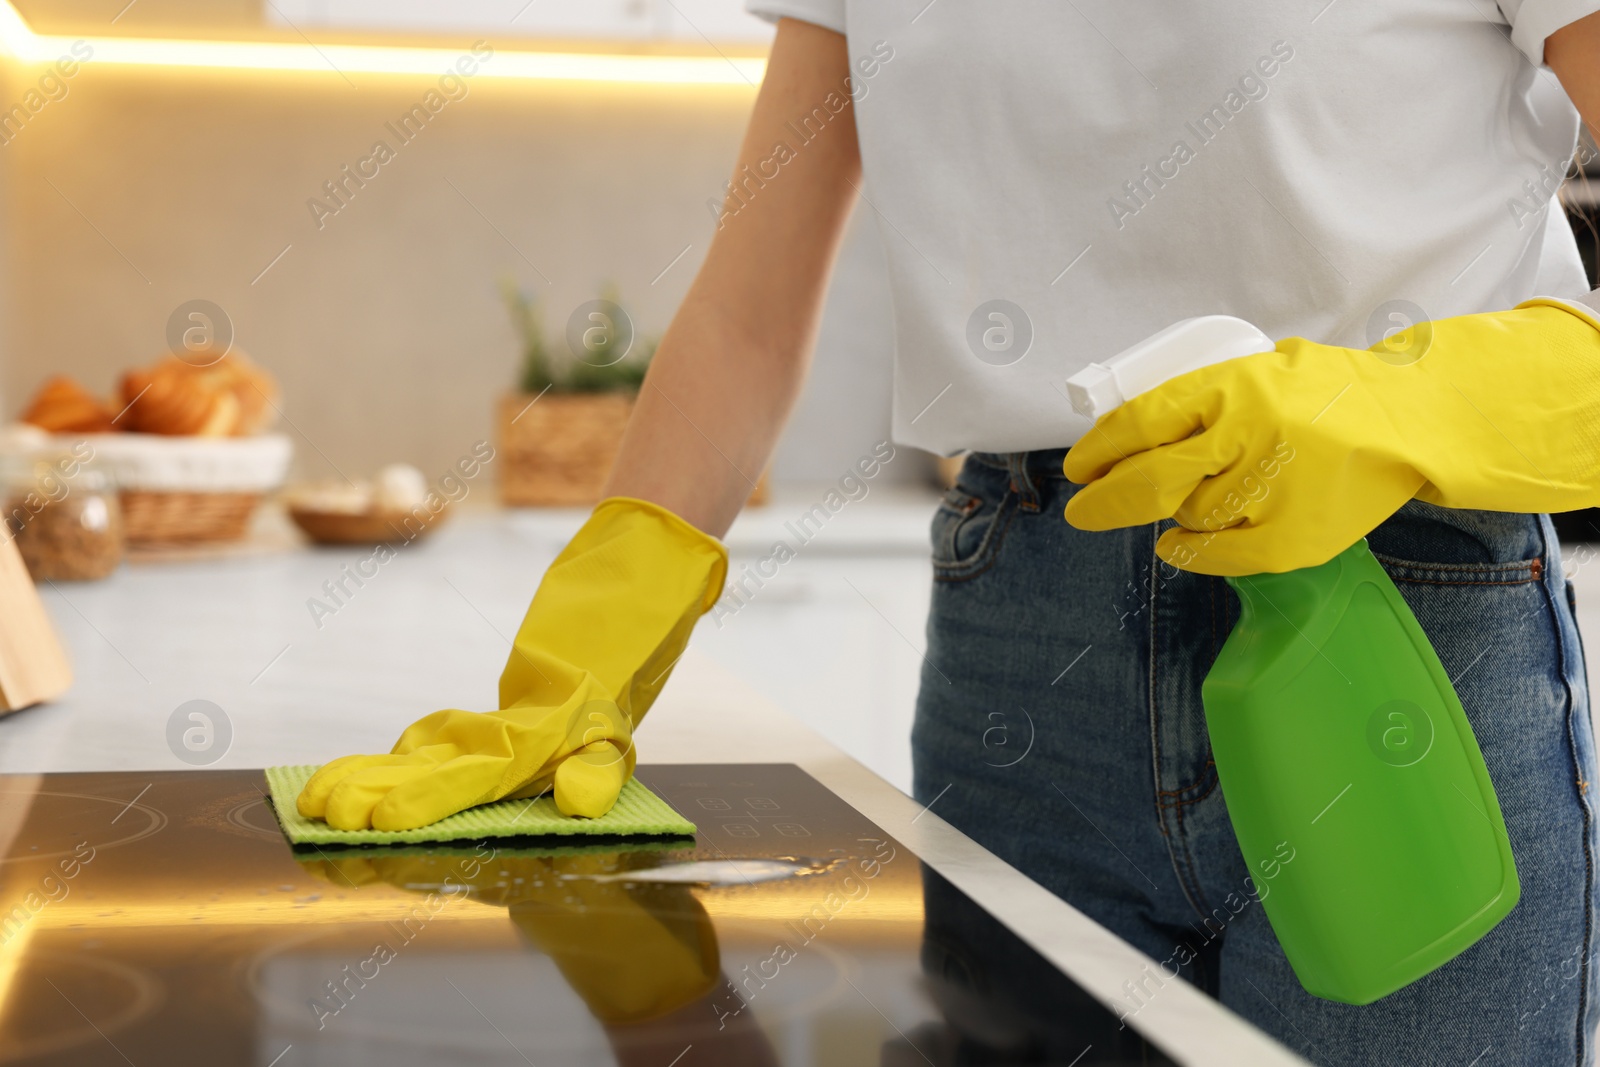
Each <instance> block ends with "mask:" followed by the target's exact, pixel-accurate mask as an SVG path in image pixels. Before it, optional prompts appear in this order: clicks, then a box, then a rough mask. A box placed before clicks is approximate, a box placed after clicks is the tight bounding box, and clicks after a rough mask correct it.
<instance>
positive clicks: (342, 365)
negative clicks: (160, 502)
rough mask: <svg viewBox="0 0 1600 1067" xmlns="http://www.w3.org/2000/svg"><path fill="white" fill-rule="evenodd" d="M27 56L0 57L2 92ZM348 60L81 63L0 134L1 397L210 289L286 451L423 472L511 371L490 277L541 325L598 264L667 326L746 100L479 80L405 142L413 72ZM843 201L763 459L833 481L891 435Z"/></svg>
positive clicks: (114, 371) (12, 94)
mask: <svg viewBox="0 0 1600 1067" xmlns="http://www.w3.org/2000/svg"><path fill="white" fill-rule="evenodd" d="M491 62H492V60H491ZM36 78H37V74H36V73H31V74H30V73H28V72H23V71H18V70H11V71H9V72H7V76H6V79H5V93H6V96H5V100H6V101H7V102H9V101H10V100H15V99H18V98H20V96H21V93H22V92H23V91H24V89H25V88H26V87H27V86H28V85H29V84H31V83H32V82H33V81H34V80H35V79H36ZM350 80H351V81H352V82H354V86H352V85H351V84H348V83H347V82H346V81H345V80H344V79H343V78H341V77H340V76H339V75H337V74H332V73H330V74H328V75H320V74H311V75H303V74H302V75H282V74H255V73H242V72H217V71H211V72H183V71H164V72H156V71H141V70H135V69H129V68H112V67H96V66H95V65H94V62H93V61H92V60H91V61H90V62H88V63H86V64H85V65H84V66H83V69H82V70H81V72H80V73H79V74H78V75H77V76H76V77H75V78H73V79H72V80H71V81H70V82H69V83H68V84H69V88H70V91H69V93H68V95H67V96H66V98H65V99H62V100H59V101H56V102H53V103H51V104H49V105H48V106H47V107H45V108H44V109H43V110H42V111H40V112H39V114H38V115H36V116H35V117H34V118H33V119H32V120H31V121H30V122H29V123H28V124H27V125H26V126H25V127H24V128H23V129H22V131H21V132H20V134H18V135H17V136H16V137H15V138H14V139H13V140H12V141H11V142H10V143H9V144H8V145H6V146H4V147H0V181H3V185H4V194H5V196H6V202H7V205H8V206H7V211H6V218H5V221H6V249H7V253H8V255H7V257H6V263H5V270H6V272H7V274H8V280H9V285H7V286H6V287H5V290H6V294H5V295H6V301H5V306H4V309H3V315H4V322H5V328H4V333H3V342H4V354H5V360H4V371H3V376H0V412H3V414H4V415H6V416H11V415H14V414H15V413H16V412H17V411H18V409H19V408H20V407H21V405H22V404H23V403H24V402H25V401H26V399H27V397H28V395H29V394H30V393H31V392H32V390H33V389H34V388H35V387H36V385H37V384H38V382H39V381H40V380H41V379H42V378H43V377H44V376H45V375H46V374H47V373H51V372H57V371H59V372H65V373H70V374H73V375H75V376H77V377H78V378H80V379H81V380H82V381H84V382H85V383H86V384H88V385H89V386H91V387H92V388H94V389H97V390H105V391H109V390H110V389H111V388H112V385H113V383H114V381H115V379H116V376H117V375H118V374H119V373H120V371H121V370H122V369H123V368H125V367H127V366H129V365H130V364H134V363H140V362H145V361H149V360H151V359H153V358H155V357H156V356H158V355H159V354H161V352H162V351H163V348H164V344H165V341H164V338H165V330H166V323H167V319H168V317H169V315H170V314H171V313H172V311H173V309H174V308H176V307H177V306H178V305H179V304H181V303H183V302H184V301H187V300H190V299H194V298H204V299H208V300H211V301H214V302H215V303H217V304H219V305H220V306H222V307H223V308H224V309H225V310H226V311H227V312H228V314H229V315H230V316H231V318H232V320H233V323H234V326H235V330H236V336H237V344H238V345H239V346H240V347H242V348H243V349H244V350H245V351H247V352H249V353H250V354H251V355H252V356H254V357H255V358H256V359H257V360H259V361H260V362H261V363H263V364H265V365H266V366H268V367H269V368H270V369H271V370H272V371H273V372H274V373H275V374H276V375H277V376H278V378H279V380H280V382H281V384H282V386H283V390H284V395H285V399H284V410H285V412H286V414H287V416H288V419H289V420H290V421H291V422H292V424H293V428H294V429H295V430H298V431H299V432H298V434H297V435H296V436H297V449H298V457H297V468H298V471H299V473H300V474H301V475H303V476H312V477H316V476H327V475H331V474H332V469H331V467H330V464H332V465H336V466H337V467H338V468H340V469H342V470H343V471H345V472H347V473H349V474H350V475H352V476H358V475H360V474H362V473H366V472H369V471H371V470H372V469H373V468H375V467H376V466H378V465H380V464H382V463H384V462H388V461H390V460H394V459H404V460H408V461H410V462H413V463H416V464H418V465H420V466H422V467H423V468H424V470H426V471H428V472H430V473H435V472H437V471H440V470H442V469H444V468H445V467H446V466H447V465H448V464H450V463H452V462H453V461H454V460H455V458H456V457H457V456H458V455H460V454H461V453H462V452H464V451H465V450H466V449H467V448H468V447H469V446H470V445H471V444H472V442H473V441H475V440H477V439H479V438H483V437H487V436H489V434H490V411H491V404H492V399H493V397H494V396H495V395H496V394H497V393H498V392H499V391H501V390H502V389H504V388H506V387H507V386H508V385H509V384H510V383H511V382H512V381H513V380H514V376H515V368H516V364H517V343H516V340H515V338H514V335H513V333H512V330H511V327H510V324H509V321H508V318H507V315H506V312H505V310H504V307H503V305H502V303H501V301H500V298H499V295H498V292H497V280H498V279H499V278H500V277H501V276H502V275H504V274H507V273H510V274H512V275H514V276H515V278H516V279H517V280H518V281H519V282H520V283H521V284H523V285H525V286H527V287H529V288H530V289H533V290H534V291H536V292H537V293H539V294H540V296H541V297H542V298H543V300H544V304H545V314H546V320H547V321H546V326H547V329H548V330H549V332H550V333H551V334H552V339H553V340H554V339H555V338H556V337H558V336H559V332H558V331H559V330H560V329H561V327H562V325H563V324H564V322H565V321H566V318H567V315H568V313H569V312H570V311H571V309H572V308H574V307H575V306H576V305H578V304H579V303H580V302H582V301H584V300H586V299H589V298H590V297H592V296H593V295H595V293H596V292H597V290H598V287H599V286H600V284H601V283H602V282H604V281H606V280H608V279H611V280H615V281H616V282H617V284H618V285H619V286H620V288H621V292H622V295H623V298H624V302H625V303H626V304H627V305H628V306H629V308H630V310H632V311H633V313H634V315H635V318H636V320H637V321H638V323H639V326H640V329H641V332H644V333H647V334H654V333H659V332H660V331H661V330H662V329H663V328H664V327H665V326H666V324H667V322H668V320H669V318H670V316H671V313H672V310H673V308H674V307H675V306H676V304H677V302H678V300H679V299H681V297H682V295H683V293H684V291H685V289H686V288H687V286H688V284H689V282H690V280H691V279H692V277H693V274H694V271H695V270H696V269H697V267H698V265H699V263H700V261H701V258H702V257H703V255H704V253H705V250H706V245H707V241H708V239H709V236H710V234H711V232H712V226H713V222H712V219H711V216H710V213H709V212H708V210H707V207H706V200H707V199H708V198H710V197H713V196H716V195H718V193H719V190H720V188H721V184H722V182H723V180H724V179H725V177H726V172H727V170H728V168H729V165H730V161H731V160H732V158H733V153H734V152H735V150H736V148H737V145H738V140H739V137H740V134H741V130H742V126H743V122H744V119H745V117H746V115H747V114H748V110H749V108H750V106H751V104H752V103H753V100H754V92H753V91H752V90H746V89H729V88H707V87H694V88H690V87H669V86H645V87H628V86H607V85H599V86H593V85H570V84H555V83H533V82H512V81H490V80H486V79H481V78H480V79H476V80H473V81H472V82H470V92H469V95H467V96H466V97H465V98H464V99H461V100H457V101H454V102H451V103H449V104H448V105H447V106H446V107H445V108H444V109H443V110H442V111H441V112H440V113H439V114H437V115H436V116H434V117H433V119H432V121H431V122H430V123H429V124H428V126H427V128H426V129H424V130H423V132H422V133H421V134H420V135H418V136H417V137H416V139H415V140H413V141H412V142H410V143H408V144H404V145H400V144H399V142H398V139H397V138H396V137H395V136H394V135H393V133H392V132H391V131H389V130H387V129H386V128H385V123H386V122H389V121H391V120H394V119H396V118H397V117H398V116H399V115H400V114H401V113H403V112H404V111H406V110H407V109H408V108H409V107H410V106H411V105H412V104H413V103H415V102H417V101H418V100H420V98H421V97H422V94H423V93H424V92H425V91H426V90H427V89H428V88H429V87H430V86H431V85H432V79H429V78H423V77H409V76H378V75H351V79H350ZM380 138H381V139H383V140H385V141H387V142H389V144H390V145H391V147H396V155H395V158H394V159H393V160H392V161H391V162H389V163H388V164H387V165H385V166H383V167H382V168H381V170H380V172H379V173H378V175H377V176H376V177H375V178H372V179H370V180H368V181H367V184H366V185H365V187H363V188H361V189H359V190H358V191H357V192H356V193H355V195H354V196H353V197H352V198H351V199H350V202H349V204H348V205H347V206H346V207H344V208H343V209H342V210H341V211H340V212H339V213H338V214H337V215H334V216H332V217H329V218H326V219H325V220H324V225H323V226H322V228H321V229H320V230H319V229H318V227H317V225H316V223H315V222H314V220H313V218H312V214H311V212H310V211H309V210H308V208H307V203H306V202H307V200H308V199H309V198H311V197H313V196H318V195H321V193H322V183H323V182H324V181H326V180H329V179H331V178H335V177H337V176H338V172H339V169H340V167H341V166H342V165H344V164H347V163H348V164H351V165H352V166H353V165H354V164H355V163H356V161H357V160H358V159H360V158H362V157H365V156H367V155H368V154H369V153H370V150H371V146H372V144H373V142H374V141H375V140H378V139H380ZM452 183H453V185H454V188H453V187H452ZM457 190H459V192H458V191H457ZM469 201H470V203H469ZM480 212H481V214H480ZM863 214H865V211H863ZM862 222H863V219H862V218H859V217H858V219H857V226H856V230H855V232H854V233H853V235H852V238H851V240H850V242H849V244H848V248H847V251H846V254H845V257H844V261H843V262H842V264H841V277H840V279H839V283H838V284H837V285H836V289H837V290H838V291H839V292H840V298H839V299H838V301H836V304H835V305H831V307H830V315H829V321H828V323H827V324H826V325H825V327H824V339H823V343H822V345H821V346H820V348H819V366H818V369H817V372H816V374H815V376H814V380H813V383H812V386H813V387H812V389H811V392H810V395H809V396H808V398H807V400H806V402H805V405H804V406H803V407H802V410H801V411H800V412H799V413H798V415H797V419H796V423H795V429H794V431H793V432H792V433H791V434H790V437H789V439H788V440H786V441H785V444H784V446H783V448H782V450H781V451H780V456H779V460H778V463H777V473H778V475H779V476H780V477H790V478H802V479H811V478H824V477H832V476H833V472H834V471H835V468H838V469H843V468H844V467H845V466H847V465H848V463H849V460H850V459H851V458H853V457H854V456H855V455H856V454H859V453H860V452H861V451H863V450H864V449H865V448H866V447H868V446H869V445H870V442H871V441H872V440H876V439H878V438H880V437H882V436H884V433H885V427H886V426H887V421H888V420H887V404H888V348H889V343H890V332H889V331H890V326H889V312H888V307H887V293H886V284H885V282H884V280H883V268H882V263H881V253H880V252H879V250H878V247H877V245H876V243H875V242H876V237H875V235H874V233H873V232H872V227H870V226H864V225H862ZM285 246H288V251H287V252H286V253H285V254H284V255H283V257H282V259H280V260H279V261H278V262H277V263H276V264H275V265H274V266H272V268H271V269H270V270H267V272H266V273H265V274H264V275H261V276H260V277H259V279H258V278H257V276H258V275H259V274H260V273H261V271H262V270H263V269H264V268H266V267H267V265H268V264H269V263H271V262H272V260H273V258H274V257H275V256H277V255H278V254H279V252H280V251H282V250H283V249H284V248H285ZM685 246H690V247H689V251H688V253H687V254H686V255H684V256H683V257H682V259H680V260H679V261H678V262H677V263H676V265H674V266H672V268H671V269H670V270H668V271H667V272H666V274H665V275H664V276H662V277H660V280H659V281H656V282H655V284H652V281H653V280H654V279H656V278H657V276H658V275H660V274H661V272H662V271H663V270H664V269H665V268H667V266H668V264H669V263H672V261H673V258H674V257H675V256H677V255H678V254H679V253H680V252H682V251H683V250H684V248H685ZM541 274H542V275H543V276H544V277H543V278H541V276H540V275H541ZM253 279H255V280H254V283H253V284H252V280H253ZM545 279H548V281H546V280H545ZM291 432H293V430H291ZM911 466H912V465H911V464H906V465H904V466H902V467H901V469H900V470H898V471H896V472H895V474H896V476H897V478H896V480H902V479H904V478H907V477H911V476H913V475H914V474H916V473H918V472H917V471H913V470H912V469H911Z"/></svg>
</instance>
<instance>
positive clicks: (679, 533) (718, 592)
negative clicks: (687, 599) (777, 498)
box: [589, 496, 728, 615]
mask: <svg viewBox="0 0 1600 1067" xmlns="http://www.w3.org/2000/svg"><path fill="white" fill-rule="evenodd" d="M605 511H634V512H644V513H645V514H647V515H650V516H652V517H653V518H655V519H657V520H659V521H660V522H661V524H662V525H663V526H664V527H665V528H666V531H667V534H668V537H669V538H670V540H672V541H673V542H674V543H675V544H676V545H678V546H679V547H680V548H682V549H683V550H684V553H685V554H686V555H691V556H698V557H701V558H702V559H706V558H709V562H710V564H711V566H710V569H709V570H708V571H707V575H706V591H705V596H704V597H702V599H701V604H700V610H699V612H698V613H697V614H700V615H704V614H705V613H706V612H708V611H710V610H711V607H712V605H713V604H715V603H716V602H717V600H718V599H719V598H720V597H721V596H722V586H723V583H724V582H726V581H727V577H728V550H727V548H726V547H724V545H723V544H722V542H721V541H719V540H717V539H716V538H715V537H712V536H711V535H710V534H708V533H706V532H705V531H704V530H702V529H700V528H699V527H698V526H695V525H694V524H693V523H691V522H689V520H687V519H685V518H683V517H682V516H681V515H678V514H677V513H676V512H674V511H672V510H670V509H668V508H664V507H662V506H661V505H660V504H657V503H655V502H654V501H650V500H641V499H639V498H638V497H632V496H610V497H606V499H604V500H602V501H600V503H598V504H596V505H595V508H594V511H593V513H592V514H591V515H590V517H589V521H590V522H593V521H594V520H595V518H596V517H598V516H599V515H600V514H601V512H605Z"/></svg>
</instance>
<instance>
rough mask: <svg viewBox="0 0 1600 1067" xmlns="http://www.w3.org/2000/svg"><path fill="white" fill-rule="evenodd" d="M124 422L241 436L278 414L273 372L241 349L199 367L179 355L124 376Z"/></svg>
mask: <svg viewBox="0 0 1600 1067" xmlns="http://www.w3.org/2000/svg"><path fill="white" fill-rule="evenodd" d="M121 393H122V401H123V403H124V404H125V405H127V409H126V414H125V415H124V416H123V418H122V423H123V426H124V427H125V428H126V429H129V430H136V431H141V432H143V433H160V434H195V435H200V436H206V437H223V436H229V435H233V436H241V435H244V434H249V433H254V432H256V431H257V430H260V429H263V428H264V427H265V426H266V425H267V424H268V423H269V422H270V421H271V419H272V417H273V416H274V415H275V414H276V413H277V409H276V407H275V406H274V400H275V398H276V396H277V393H278V387H277V384H276V383H275V382H274V381H273V380H272V376H271V375H269V374H267V372H266V371H264V370H262V369H261V368H260V367H258V366H256V365H255V364H254V363H252V362H251V361H250V360H249V359H248V358H247V357H246V356H244V355H243V354H242V353H238V352H233V353H230V354H228V355H227V356H226V357H223V358H219V359H218V360H217V361H216V362H215V363H211V364H209V365H206V366H196V365H195V364H194V363H191V362H189V361H187V360H184V359H179V358H177V357H176V356H173V357H169V358H167V359H164V360H161V361H160V362H159V363H156V364H154V365H153V366H150V367H145V368H141V369H138V370H132V371H129V372H128V373H127V374H125V375H123V377H122V386H121Z"/></svg>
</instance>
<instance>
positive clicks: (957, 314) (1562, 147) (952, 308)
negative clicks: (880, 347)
mask: <svg viewBox="0 0 1600 1067" xmlns="http://www.w3.org/2000/svg"><path fill="white" fill-rule="evenodd" d="M747 6H748V7H749V9H750V10H751V11H753V12H755V13H757V14H760V15H763V16H767V17H769V18H778V17H782V16H788V17H792V18H798V19H804V20H807V21H810V22H814V23H818V24H820V25H822V26H826V27H828V28H830V29H833V30H836V31H839V32H841V33H843V34H845V35H846V37H847V39H848V43H849V50H850V56H851V62H852V78H851V81H850V83H849V85H848V86H841V87H840V91H841V93H847V94H849V95H851V96H854V98H855V100H856V124H857V130H858V134H859V137H860V141H861V154H862V159H863V163H864V167H865V178H866V180H865V183H864V187H863V190H864V199H865V201H866V203H865V204H863V205H862V206H861V207H860V208H858V210H863V209H865V210H869V211H871V212H872V213H873V214H874V215H875V216H876V218H877V222H878V227H879V231H880V233H881V235H882V240H883V245H884V248H885V250H886V252H887V257H888V263H889V271H890V275H891V281H892V286H893V291H894V302H895V308H894V313H895V328H896V356H895V366H896V372H895V403H894V407H895V410H894V434H895V439H896V440H897V441H900V442H902V443H904V444H908V445H914V446H918V447H921V448H926V449H929V450H931V451H934V452H939V453H945V454H949V453H953V452H956V451H959V450H961V449H967V448H972V449H981V450H985V451H1000V452H1004V451H1016V450H1024V449H1035V448H1049V447H1058V446H1063V445H1068V444H1071V443H1072V442H1073V441H1075V440H1076V439H1077V438H1078V436H1079V435H1080V434H1081V433H1083V431H1084V430H1085V429H1086V428H1087V424H1086V423H1085V421H1084V420H1083V419H1082V418H1080V417H1079V416H1077V415H1075V414H1074V413H1073V412H1072V409H1071V407H1070V405H1069V404H1068V402H1067V398H1066V394H1065V391H1064V390H1065V386H1064V383H1065V381H1066V379H1067V378H1068V377H1069V376H1070V375H1071V374H1072V373H1073V372H1075V371H1076V370H1078V369H1079V368H1080V367H1082V366H1083V365H1084V364H1085V363H1088V362H1091V361H1099V360H1104V359H1105V358H1107V357H1109V356H1112V355H1114V354H1116V353H1117V352H1119V351H1121V350H1122V349H1123V348H1126V347H1127V346H1128V345H1130V344H1132V343H1134V342H1136V341H1139V340H1141V339H1143V338H1145V337H1147V336H1149V335H1150V334H1153V333H1155V332H1156V331H1158V330H1160V329H1162V328H1164V327H1166V326H1168V325H1171V324H1172V323H1173V322H1176V321H1177V320H1179V319H1183V318H1187V317H1189V316H1192V315H1208V314H1230V315H1237V316H1239V317H1240V318H1243V319H1247V320H1249V321H1250V322H1253V323H1255V324H1256V325H1257V326H1259V327H1260V328H1261V329H1262V330H1263V331H1265V332H1266V333H1267V334H1268V335H1269V336H1272V337H1290V336H1302V337H1308V338H1311V339H1312V340H1316V341H1322V342H1325V343H1329V344H1340V345H1349V346H1355V347H1363V348H1364V347H1367V346H1369V345H1371V344H1373V343H1375V342H1377V341H1379V340H1381V339H1382V337H1383V336H1384V334H1385V333H1386V332H1388V331H1391V330H1393V329H1394V328H1396V327H1400V326H1404V325H1408V324H1409V322H1410V321H1411V320H1413V319H1415V318H1418V317H1422V318H1428V319H1439V318H1446V317H1449V316H1452V315H1461V314H1469V313H1475V312H1482V311H1496V310H1502V309H1506V308H1510V307H1513V306H1515V305H1516V304H1518V303H1519V302H1521V301H1523V300H1525V299H1528V298H1529V297H1533V296H1538V295H1542V296H1554V297H1565V298H1573V297H1576V296H1579V295H1581V294H1584V293H1587V292H1588V291H1589V287H1588V285H1587V283H1586V281H1585V279H1584V273H1583V268H1582V265H1581V263H1580V261H1579V258H1578V253H1577V246H1576V242H1575V241H1574V239H1573V237H1572V234H1571V231H1570V230H1569V228H1568V225H1567V222H1566V219H1565V216H1564V214H1563V213H1562V211H1561V209H1560V207H1559V205H1558V204H1556V202H1555V200H1554V193H1555V190H1556V188H1557V187H1558V185H1559V184H1560V182H1561V179H1562V177H1563V174H1564V172H1565V170H1566V168H1567V166H1568V163H1569V161H1570V160H1571V159H1572V156H1573V152H1574V148H1575V146H1576V140H1577V132H1578V116H1577V112H1576V110H1575V109H1574V108H1573V106H1572V104H1571V102H1570V101H1569V100H1568V99H1567V96H1566V93H1565V92H1564V91H1563V90H1562V88H1561V86H1560V83H1559V82H1558V81H1557V80H1556V78H1555V75H1554V74H1552V73H1551V72H1550V71H1549V70H1548V69H1545V68H1543V67H1542V66H1541V64H1542V62H1543V50H1544V41H1545V38H1546V37H1548V36H1549V35H1550V34H1551V33H1552V32H1554V31H1555V30H1557V29H1559V28H1560V27H1562V26H1564V25H1566V24H1568V23H1570V22H1573V21H1576V20H1577V19H1579V18H1581V17H1583V16H1585V15H1587V14H1590V13H1591V12H1594V11H1596V10H1600V0H1499V3H1498V6H1497V5H1496V4H1495V3H1494V2H1492V0H1382V2H1379V3H1368V2H1358V0H1182V2H1179V0H1166V2H1158V0H1142V2H1139V3H1130V2H1129V0H1073V2H1071V3H1063V2H1061V0H747ZM817 108H818V109H817V110H814V111H813V112H811V114H810V115H809V116H800V115H797V116H795V118H794V121H793V122H792V123H791V126H790V130H791V131H792V132H793V133H794V134H795V136H794V138H793V140H792V141H791V142H790V143H789V145H788V146H787V147H788V148H789V149H790V150H792V151H793V152H796V153H798V152H804V151H805V147H804V143H805V140H806V139H807V138H809V137H810V136H814V135H815V130H816V129H817V128H818V127H819V126H821V125H823V124H825V122H826V121H827V120H828V117H829V115H830V113H836V111H837V110H838V109H842V97H836V98H834V99H833V100H824V101H817ZM776 147H777V146H775V148H776ZM775 158H777V159H779V160H782V159H785V158H787V157H786V156H785V155H784V154H783V153H781V152H778V153H775Z"/></svg>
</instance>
